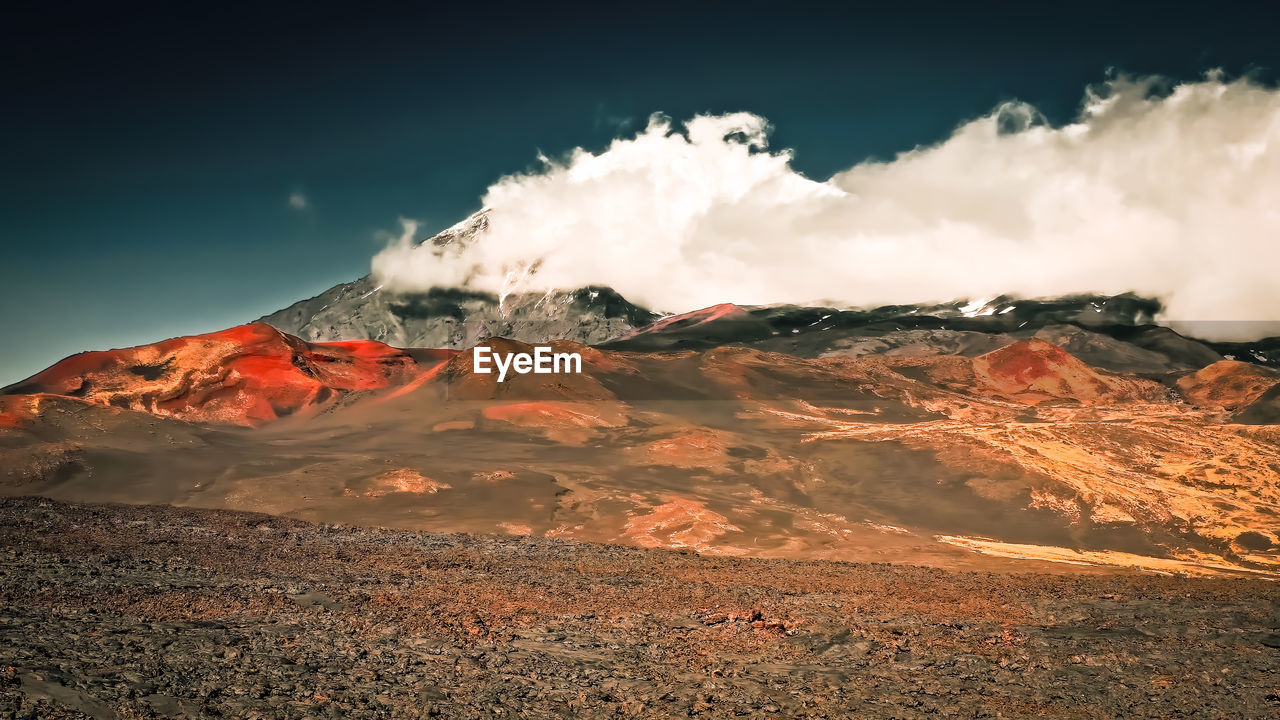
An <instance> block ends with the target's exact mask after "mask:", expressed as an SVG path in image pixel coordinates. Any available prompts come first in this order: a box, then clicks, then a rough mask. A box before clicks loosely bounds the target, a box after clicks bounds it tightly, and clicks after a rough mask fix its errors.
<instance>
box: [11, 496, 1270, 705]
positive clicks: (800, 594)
mask: <svg viewBox="0 0 1280 720" xmlns="http://www.w3.org/2000/svg"><path fill="white" fill-rule="evenodd" d="M1277 608H1280V587H1278V586H1277V585H1276V583H1274V582H1268V581H1264V580H1244V579H1191V578H1178V577H1167V576H1159V575H1152V574H1136V573H1134V574H1107V575H1102V574H1096V573H1093V574H1088V573H1086V574H1081V573H1075V574H1031V573H995V574H992V573H973V572H967V573H960V572H949V571H945V570H939V569H929V568H917V567H902V566H890V565H883V564H865V565H860V564H844V563H830V562H789V561H760V560H746V559H734V558H721V557H714V558H713V557H700V556H698V555H694V554H685V553H680V552H674V551H664V550H644V549H636V548H626V547H618V546H609V545H593V544H579V543H572V542H564V541H558V540H553V539H546V538H532V537H530V538H513V537H482V536H465V535H433V534H425V533H417V532H407V531H392V530H375V529H362V528H354V527H345V526H331V525H330V526H326V525H315V524H308V523H304V522H299V521H294V520H289V519H282V518H279V517H272V516H267V515H258V514H249V513H237V512H229V511H208V510H189V509H177V508H171V507H153V506H150V507H149V506H138V507H129V506H115V505H72V504H62V503H57V502H53V501H50V500H43V499H31V498H11V499H5V500H0V718H12V717H20V718H71V717H85V716H88V717H93V718H122V719H124V718H152V717H192V718H195V717H201V718H204V717H209V718H221V717H226V718H277V717H279V718H307V717H313V718H359V717H378V718H382V717H385V718H398V717H408V718H416V717H458V718H473V717H475V718H479V717H527V718H547V717H686V716H691V717H756V716H759V717H769V716H774V717H868V718H926V717H963V718H969V717H1006V718H1018V717H1055V718H1056V717H1069V718H1112V717H1125V718H1128V717H1159V718H1182V717H1196V718H1200V717H1204V718H1262V717H1277V716H1280V675H1278V674H1277V672H1276V670H1277V668H1280V634H1278V633H1280V610H1278V609H1277Z"/></svg>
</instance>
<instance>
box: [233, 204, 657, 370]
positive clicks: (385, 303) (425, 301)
mask: <svg viewBox="0 0 1280 720" xmlns="http://www.w3.org/2000/svg"><path fill="white" fill-rule="evenodd" d="M488 227H489V216H488V212H487V211H485V210H481V211H480V212H478V213H476V214H474V215H472V216H471V217H469V218H467V219H466V220H464V221H463V222H461V223H458V224H457V225H454V226H453V227H451V228H449V229H447V230H444V231H443V232H440V233H438V234H436V235H435V236H433V237H431V238H428V239H426V240H423V241H422V244H430V245H435V246H440V247H445V246H449V245H453V244H457V243H469V242H474V241H475V240H476V239H477V238H478V237H479V236H481V235H482V234H483V233H484V231H485V230H487V229H488ZM658 317H659V316H658V315H657V314H656V313H653V312H650V311H649V310H646V309H644V308H641V307H638V306H636V305H633V304H632V303H630V302H628V301H627V300H626V298H624V297H622V296H621V295H619V294H618V293H616V292H614V291H613V290H611V289H609V288H605V287H584V288H578V289H571V290H563V291H553V292H545V293H543V292H538V293H527V292H526V293H514V294H512V295H508V296H505V297H499V296H497V295H494V294H492V293H485V292H477V291H474V290H469V289H466V288H433V289H431V290H429V291H426V292H394V291H391V290H387V289H385V288H383V287H382V286H381V285H379V284H378V283H377V282H376V281H375V280H374V279H373V278H372V277H371V276H368V275H366V276H365V277H363V278H360V279H359V280H356V281H354V282H349V283H342V284H340V285H335V286H334V287H332V288H329V289H328V290H326V291H324V292H322V293H320V294H319V295H317V296H316V297H313V298H310V299H308V300H302V301H299V302H296V303H294V304H293V305H290V306H289V307H287V308H284V309H283V310H279V311H277V312H274V313H271V314H270V315H267V316H265V317H262V318H260V319H259V320H258V322H263V323H266V324H268V325H271V326H272V327H274V328H276V329H278V330H280V331H282V332H286V333H289V334H291V335H297V336H298V337H300V338H303V339H305V340H310V341H336V340H376V341H378V342H385V343H389V344H391V345H395V346H398V347H430V348H462V347H471V346H472V345H475V344H476V342H478V341H480V340H483V339H485V338H488V337H510V338H515V339H518V340H525V341H528V342H542V341H546V340H553V339H556V340H573V341H575V342H580V343H586V344H595V343H600V342H604V341H606V340H612V339H615V338H619V337H624V336H626V335H627V334H629V333H630V332H631V331H632V330H634V329H636V328H639V327H643V326H645V325H648V324H649V323H651V322H653V321H654V320H656V319H657V318H658Z"/></svg>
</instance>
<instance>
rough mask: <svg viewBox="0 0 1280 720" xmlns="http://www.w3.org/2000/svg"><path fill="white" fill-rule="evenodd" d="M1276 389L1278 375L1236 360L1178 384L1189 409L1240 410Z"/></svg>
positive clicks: (1213, 365) (1278, 381)
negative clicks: (1191, 406)
mask: <svg viewBox="0 0 1280 720" xmlns="http://www.w3.org/2000/svg"><path fill="white" fill-rule="evenodd" d="M1276 385H1280V373H1277V372H1276V371H1274V370H1272V369H1270V368H1266V367H1262V366H1260V365H1254V364H1252V363H1246V362H1239V361H1236V360H1222V361H1220V362H1216V363H1214V364H1212V365H1209V366H1208V367H1205V368H1201V369H1200V370H1198V371H1196V372H1194V373H1192V374H1190V375H1187V376H1186V377H1183V378H1180V379H1179V380H1178V391H1179V392H1181V393H1182V397H1184V398H1186V399H1187V402H1190V403H1191V404H1192V405H1196V406H1198V407H1221V408H1226V409H1227V410H1235V409H1237V408H1242V407H1244V406H1246V405H1248V404H1250V403H1252V402H1253V401H1255V400H1257V399H1258V398H1260V397H1262V394H1263V393H1265V392H1266V391H1267V390H1269V389H1271V388H1272V387H1275V386H1276Z"/></svg>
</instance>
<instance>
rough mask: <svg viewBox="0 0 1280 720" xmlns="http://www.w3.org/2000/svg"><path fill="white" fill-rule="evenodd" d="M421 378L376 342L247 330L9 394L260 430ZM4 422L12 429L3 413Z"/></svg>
mask: <svg viewBox="0 0 1280 720" xmlns="http://www.w3.org/2000/svg"><path fill="white" fill-rule="evenodd" d="M422 371H423V369H422V368H421V367H420V366H419V365H418V363H417V362H415V361H414V359H413V357H411V356H410V355H409V354H408V353H405V352H404V351H402V350H397V349H396V348H393V347H389V346H387V345H384V344H382V343H379V342H373V341H369V340H357V341H347V342H333V343H307V342H304V341H302V340H300V339H298V338H296V337H293V336H292V335H286V334H284V333H282V332H280V331H278V330H276V329H275V328H272V327H271V326H269V325H266V324H262V323H254V324H250V325H241V326H239V327H234V328H231V329H230V330H223V331H220V332H214V333H209V334H207V335H193V336H189V337H179V338H173V339H171V340H165V341H163V342H159V343H155V344H153V345H140V346H138V347H132V348H125V349H122V350H105V351H100V352H85V353H80V354H78V355H73V356H71V357H69V358H67V359H65V360H63V361H61V362H59V363H57V364H56V365H54V366H52V367H50V368H49V369H47V370H44V371H43V372H41V373H39V374H37V375H35V376H33V377H31V378H29V379H27V380H26V381H24V382H21V383H19V384H17V385H14V386H11V387H9V388H6V391H7V392H8V393H23V394H32V393H54V394H58V395H65V396H68V397H73V398H78V399H81V400H84V401H86V402H90V403H94V404H98V405H109V406H114V407H122V408H129V409H133V410H141V411H144V412H149V413H154V414H156V415H167V416H170V417H175V418H178V419H181V420H190V421H195V422H216V423H229V424H234V425H250V426H252V425H259V424H261V423H263V422H267V421H270V420H274V419H276V418H279V417H282V416H285V415H290V414H293V413H295V412H298V411H300V410H303V409H305V408H308V407H312V406H316V405H319V404H322V403H325V402H327V401H330V400H332V399H335V398H337V397H338V396H340V395H342V394H344V393H348V392H353V391H360V390H376V389H379V388H385V387H391V386H396V385H402V384H404V383H407V382H409V381H411V380H413V379H414V378H416V377H417V376H418V375H420V374H421V373H422ZM5 410H6V412H5V415H4V418H3V421H4V422H6V423H7V422H8V421H9V415H10V414H11V413H9V412H8V410H9V408H7V407H6V408H5Z"/></svg>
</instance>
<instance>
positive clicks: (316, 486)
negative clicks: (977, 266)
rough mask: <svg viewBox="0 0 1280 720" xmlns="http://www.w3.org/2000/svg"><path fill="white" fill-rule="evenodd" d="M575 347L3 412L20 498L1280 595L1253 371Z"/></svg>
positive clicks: (405, 357) (247, 360)
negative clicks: (1073, 574)
mask: <svg viewBox="0 0 1280 720" xmlns="http://www.w3.org/2000/svg"><path fill="white" fill-rule="evenodd" d="M728 314H733V312H732V311H730V312H729V313H728ZM713 317H714V318H719V319H728V318H726V316H725V314H722V313H720V312H713V313H707V314H704V315H702V316H699V318H696V319H695V320H697V321H707V324H713V323H714V322H716V321H717V320H715V319H709V318H713ZM676 325H677V323H671V324H670V325H669V327H674V326H676ZM227 334H230V336H232V337H233V338H238V337H240V336H241V335H244V336H245V337H244V338H241V339H242V340H251V342H241V343H240V344H239V345H235V344H234V343H232V344H228V343H227V341H228V338H226V337H221V336H222V335H227ZM487 344H489V345H491V346H494V347H496V348H498V349H500V350H503V351H512V352H518V351H528V349H529V346H528V345H526V344H522V343H519V342H517V341H511V340H504V339H493V340H490V341H488V342H487ZM552 344H553V345H554V346H555V347H556V349H557V350H559V351H563V352H579V353H581V354H582V357H583V372H582V373H581V374H574V375H533V374H527V375H515V376H513V377H511V378H510V379H509V380H508V381H507V382H504V383H498V382H497V381H496V378H495V376H494V375H493V374H492V373H490V374H478V373H476V372H475V371H474V367H473V363H472V361H471V356H470V354H469V353H467V352H461V353H456V352H454V351H431V352H427V351H413V352H412V353H409V352H403V353H402V352H401V351H397V350H394V349H391V348H386V347H385V346H381V345H376V344H373V343H354V344H343V345H336V346H331V345H323V344H308V343H305V342H303V341H301V340H298V339H296V338H290V337H288V336H284V335H280V334H279V333H276V332H275V331H273V330H271V329H269V328H266V327H265V326H261V325H258V326H250V327H248V328H238V329H234V330H232V331H228V333H223V334H214V336H211V337H205V338H186V339H181V342H179V341H167V342H165V343H159V344H157V345H155V346H144V347H142V348H134V349H131V350H128V351H115V352H114V353H113V354H108V355H105V356H101V355H90V356H89V357H90V358H93V359H94V361H93V362H86V361H85V359H84V358H79V359H77V358H72V359H70V360H69V361H67V362H64V363H60V364H59V365H56V366H54V368H51V369H50V370H49V371H46V372H45V373H41V374H40V375H38V376H36V378H33V379H32V381H29V382H28V383H24V384H22V385H20V386H17V387H12V388H8V389H7V393H8V394H6V395H3V396H0V492H3V493H4V494H40V495H47V496H50V497H54V498H59V499H64V500H89V501H103V500H107V501H124V502H156V503H172V504H179V505H192V506H200V507H221V508H231V509H241V510H257V511H265V512H270V513H274V514H284V515H291V516H296V517H300V518H306V519H313V520H322V521H325V522H342V523H355V524H362V525H380V526H393V527H406V528H415V529H425V530H439V531H465V532H506V533H513V534H537V535H545V536H554V537H572V538H576V539H580V540H587V541H601V542H620V543H629V544H636V545H642V546H662V547H687V548H693V549H696V550H698V551H700V552H707V553H718V554H727V555H751V556H760V557H791V558H834V559H846V560H857V559H864V560H865V559H867V558H877V559H889V560H899V561H908V562H918V563H936V564H947V565H956V564H961V565H964V564H979V565H981V564H982V563H985V562H986V560H982V559H981V558H983V557H1021V558H1027V559H1030V560H1032V561H1035V562H1050V561H1052V562H1059V563H1060V562H1078V563H1084V564H1091V565H1113V566H1116V565H1118V566H1126V567H1132V566H1137V567H1144V568H1147V569H1152V570H1159V571H1175V572H1195V573H1201V574H1217V573H1237V574H1239V573H1244V574H1256V573H1280V534H1277V533H1276V531H1275V523H1274V517H1275V513H1276V512H1278V511H1280V495H1278V494H1277V493H1280V466H1277V465H1276V463H1275V458H1276V457H1280V434H1278V432H1277V430H1278V428H1277V427H1276V426H1275V425H1269V424H1266V423H1268V422H1274V419H1273V417H1272V416H1273V412H1272V411H1271V410H1269V408H1271V407H1273V406H1274V392H1273V390H1267V391H1265V392H1262V393H1261V394H1260V395H1259V394H1257V392H1258V391H1260V389H1261V386H1260V385H1257V384H1256V383H1252V382H1251V383H1250V384H1247V385H1245V386H1241V387H1244V388H1245V390H1247V392H1245V393H1244V394H1238V393H1237V391H1236V389H1235V388H1236V386H1237V385H1238V384H1239V383H1237V378H1238V377H1244V378H1245V379H1248V378H1252V377H1254V374H1253V373H1252V371H1251V372H1250V373H1247V374H1246V375H1241V373H1240V371H1239V370H1238V369H1236V370H1231V369H1232V368H1237V367H1238V366H1233V365H1228V366H1226V367H1227V369H1228V370H1230V371H1229V372H1225V373H1223V372H1220V371H1219V370H1217V369H1215V370H1214V371H1210V372H1206V373H1201V374H1200V375H1199V376H1198V377H1196V376H1191V377H1192V379H1191V380H1188V381H1187V382H1185V383H1182V384H1181V385H1179V384H1178V383H1177V382H1176V381H1177V380H1178V379H1180V378H1184V377H1188V375H1187V374H1186V373H1183V372H1176V371H1175V372H1170V373H1166V374H1164V375H1162V376H1160V377H1159V378H1155V379H1152V378H1147V377H1142V376H1141V375H1138V374H1135V373H1124V372H1117V371H1111V370H1106V369H1100V368H1097V367H1095V366H1091V365H1090V364H1088V363H1086V362H1084V361H1083V360H1081V359H1080V358H1077V357H1075V356H1073V355H1072V354H1070V353H1068V352H1067V351H1066V350H1064V349H1063V348H1061V347H1058V346H1055V345H1052V344H1050V343H1048V342H1046V341H1043V340H1038V339H1032V340H1027V341H1020V342H1016V343H1013V344H1010V345H1007V346H1004V347H1001V348H998V349H996V350H993V351H991V352H989V353H984V354H981V355H977V356H976V357H966V356H962V355H937V354H934V355H864V356H859V357H849V356H838V355H834V356H827V357H817V358H805V357H800V356H798V355H794V354H790V353H780V352H769V351H765V350H761V349H758V348H751V347H734V346H722V347H712V348H708V349H703V350H676V351H660V352H637V351H619V350H608V349H605V350H601V349H597V348H591V347H587V346H583V345H577V344H574V343H570V342H568V341H554V342H553V343H552ZM321 357H323V358H326V359H325V360H321V359H320V358H321ZM73 361H74V362H73ZM137 366H142V369H144V370H145V371H146V372H147V373H153V372H154V373H157V374H156V376H155V378H154V379H148V378H147V377H145V376H139V375H137V374H136V373H135V372H134V370H133V368H135V367H137ZM1243 367H1244V368H1246V369H1247V368H1250V367H1254V366H1243ZM334 368H344V370H343V371H342V372H338V371H337V370H335V369H334ZM161 369H162V370H163V372H161ZM1264 374H1265V373H1264ZM1259 377H1261V376H1259ZM202 378H213V379H212V380H208V381H205V380H203V379H202ZM1218 386H1221V388H1222V389H1221V391H1218V390H1214V389H1213V387H1218ZM318 388H328V389H330V392H331V393H332V395H331V396H329V397H324V398H322V397H321V393H320V390H319V389H318ZM1206 388H1207V389H1206ZM1180 391H1182V392H1185V393H1186V396H1180V395H1179V394H1178V393H1179V392H1180ZM59 393H66V394H59ZM227 397H234V398H237V402H238V403H239V404H236V405H235V407H237V408H241V411H240V412H238V413H231V414H227V413H226V412H225V409H226V403H225V400H226V398H227ZM1223 397H1227V398H1236V397H1238V398H1239V399H1238V400H1236V401H1234V402H1230V403H1227V404H1229V405H1231V406H1232V407H1240V403H1243V402H1249V401H1251V404H1250V405H1249V406H1248V407H1247V408H1246V409H1245V410H1244V411H1242V414H1244V415H1247V419H1246V422H1251V423H1256V424H1252V425H1248V424H1237V423H1234V422H1232V416H1229V414H1228V413H1229V412H1232V411H1231V410H1230V409H1229V408H1226V407H1224V406H1221V404H1220V403H1219V402H1218V398H1223ZM1202 398H1207V399H1210V400H1212V401H1213V402H1211V403H1209V404H1207V405H1206V406H1204V407H1197V406H1196V405H1197V404H1204V403H1202V401H1201V399H1202ZM1188 400H1193V401H1194V404H1193V402H1188ZM175 402H176V403H177V405H174V404H172V403H175ZM264 403H265V405H264ZM175 407H178V408H180V411H175ZM264 407H269V408H270V410H271V414H270V416H268V415H267V414H266V413H265V412H264V413H262V414H258V413H257V409H262V408H264ZM249 409H253V411H252V412H250V410H249ZM290 409H292V412H290ZM1241 419H1245V418H1241ZM184 420H185V421H184ZM245 424H249V425H255V426H257V427H255V428H254V429H251V430H247V429H245V428H243V427H239V426H241V425H245ZM974 553H977V554H978V555H974Z"/></svg>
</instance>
